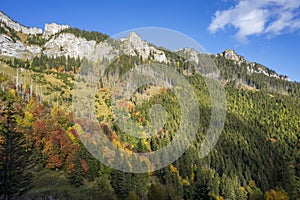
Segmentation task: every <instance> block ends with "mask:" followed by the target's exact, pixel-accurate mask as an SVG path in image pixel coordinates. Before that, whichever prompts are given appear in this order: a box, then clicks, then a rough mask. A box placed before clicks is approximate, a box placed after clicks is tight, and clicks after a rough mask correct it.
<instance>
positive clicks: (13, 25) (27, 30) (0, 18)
mask: <svg viewBox="0 0 300 200" xmlns="http://www.w3.org/2000/svg"><path fill="white" fill-rule="evenodd" d="M0 23H4V24H5V25H6V26H7V27H9V28H12V29H13V30H15V31H17V32H22V33H25V34H32V35H36V34H42V33H43V31H42V29H40V28H35V27H34V28H28V27H25V26H22V25H20V24H19V23H17V22H15V21H13V20H12V19H10V18H9V17H7V16H6V15H5V14H4V13H3V12H1V11H0Z"/></svg>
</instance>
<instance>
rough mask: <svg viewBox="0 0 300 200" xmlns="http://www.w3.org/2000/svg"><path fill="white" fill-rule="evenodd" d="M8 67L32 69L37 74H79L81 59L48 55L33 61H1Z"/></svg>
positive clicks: (15, 59)
mask: <svg viewBox="0 0 300 200" xmlns="http://www.w3.org/2000/svg"><path fill="white" fill-rule="evenodd" d="M1 61H3V62H5V63H6V64H7V65H9V66H12V67H14V68H24V69H30V70H33V71H35V72H44V73H46V72H49V71H51V70H52V71H55V72H73V73H77V71H78V68H79V67H80V66H81V63H82V61H81V59H80V58H79V57H78V58H73V57H70V56H67V57H66V56H60V57H48V56H46V55H41V56H36V57H33V58H32V59H31V60H28V59H26V60H24V59H19V58H13V59H4V58H3V59H1Z"/></svg>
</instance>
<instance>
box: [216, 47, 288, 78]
mask: <svg viewBox="0 0 300 200" xmlns="http://www.w3.org/2000/svg"><path fill="white" fill-rule="evenodd" d="M215 56H216V57H218V56H222V57H224V58H226V59H228V60H232V61H234V63H235V64H238V65H241V64H242V63H244V64H246V65H247V71H248V73H249V74H253V73H258V74H264V75H266V76H269V77H274V78H278V79H282V80H286V81H290V79H289V77H287V76H283V75H279V74H277V73H276V72H274V71H272V70H268V69H267V68H266V67H264V66H262V65H259V64H257V63H255V62H249V61H248V60H245V59H244V57H243V56H240V55H238V54H237V53H236V52H235V51H234V50H231V49H227V50H225V51H223V52H222V53H219V54H216V55H215Z"/></svg>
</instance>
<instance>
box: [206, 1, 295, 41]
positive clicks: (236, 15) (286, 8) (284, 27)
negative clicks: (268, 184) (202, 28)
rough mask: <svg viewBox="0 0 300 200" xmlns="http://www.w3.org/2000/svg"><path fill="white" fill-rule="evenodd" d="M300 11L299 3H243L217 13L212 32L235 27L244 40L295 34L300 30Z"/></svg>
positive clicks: (211, 28)
mask: <svg viewBox="0 0 300 200" xmlns="http://www.w3.org/2000/svg"><path fill="white" fill-rule="evenodd" d="M299 8H300V1H299V0H240V1H239V2H238V3H237V4H236V5H235V6H233V7H231V8H229V9H227V10H223V11H219V10H218V11H216V12H215V15H214V17H213V19H212V22H211V24H210V25H209V27H208V30H209V31H210V32H211V33H215V32H217V31H219V30H224V29H226V28H227V27H228V26H232V27H234V28H236V29H237V32H236V37H237V38H238V39H240V40H244V39H246V38H247V36H250V35H260V34H271V35H278V34H281V33H283V32H292V31H295V30H297V29H300V13H299V12H300V10H299Z"/></svg>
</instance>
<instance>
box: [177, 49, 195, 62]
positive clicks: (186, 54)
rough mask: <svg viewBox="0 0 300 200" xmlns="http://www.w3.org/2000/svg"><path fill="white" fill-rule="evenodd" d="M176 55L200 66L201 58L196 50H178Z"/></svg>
mask: <svg viewBox="0 0 300 200" xmlns="http://www.w3.org/2000/svg"><path fill="white" fill-rule="evenodd" d="M176 53H177V54H178V55H179V56H182V57H183V58H186V59H188V60H189V61H190V62H192V63H194V64H196V65H198V64H199V57H198V54H199V52H197V51H196V50H195V49H192V48H183V49H179V50H177V51H176Z"/></svg>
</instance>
